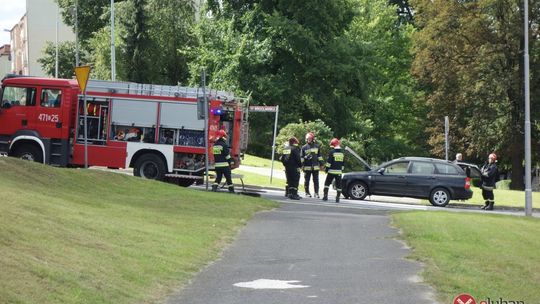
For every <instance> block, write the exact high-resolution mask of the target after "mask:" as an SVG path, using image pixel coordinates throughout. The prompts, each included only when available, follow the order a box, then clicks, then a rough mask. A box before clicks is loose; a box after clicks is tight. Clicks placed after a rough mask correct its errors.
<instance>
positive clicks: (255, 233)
mask: <svg viewBox="0 0 540 304" xmlns="http://www.w3.org/2000/svg"><path fill="white" fill-rule="evenodd" d="M265 196H267V197H269V198H273V199H275V200H282V201H283V203H282V205H281V207H280V208H278V209H276V210H273V211H269V212H262V213H259V214H257V215H256V216H255V217H254V218H253V219H252V220H251V221H250V222H249V223H248V225H247V226H246V227H245V228H244V229H243V230H242V232H241V233H240V234H239V235H238V237H237V239H236V240H235V241H234V242H233V244H232V245H231V246H230V247H229V248H228V249H226V250H225V252H224V254H223V256H222V258H221V259H219V260H218V261H216V262H215V263H213V264H211V265H209V266H208V267H206V268H205V269H204V270H202V271H201V272H200V273H199V274H198V275H197V276H196V277H195V278H194V279H193V281H192V282H191V283H190V284H189V285H188V286H186V287H185V288H184V289H183V290H181V291H179V292H178V294H176V295H174V296H172V297H171V298H170V299H169V300H168V302H167V303H182V304H196V303H197V304H198V303H200V304H203V303H204V304H211V303H216V304H217V303H219V304H232V303H257V304H270V303H272V304H276V303H280V304H286V303H294V304H304V303H306V304H307V303H309V304H315V303H325V304H340V303H347V304H352V303H399V304H407V303H411V304H412V303H414V304H422V303H436V302H435V301H434V300H433V291H432V289H431V288H430V287H429V286H427V285H425V284H423V283H421V282H419V273H420V271H421V270H422V267H421V265H419V264H418V263H416V262H413V261H411V260H408V259H405V257H406V256H407V255H408V254H409V253H410V250H409V249H408V248H407V247H406V246H405V245H404V244H403V243H401V242H400V241H398V240H396V237H397V236H398V231H397V230H396V229H394V228H391V227H390V223H389V221H390V219H389V216H388V214H387V212H388V211H387V210H384V209H385V208H380V207H377V206H375V207H369V208H366V207H362V206H356V205H353V204H348V203H344V204H340V205H338V206H336V204H335V203H326V204H323V203H321V202H320V201H316V200H302V201H298V202H291V201H287V200H283V199H282V197H281V195H279V193H278V192H276V193H272V192H270V193H267V194H265ZM235 284H236V285H235Z"/></svg>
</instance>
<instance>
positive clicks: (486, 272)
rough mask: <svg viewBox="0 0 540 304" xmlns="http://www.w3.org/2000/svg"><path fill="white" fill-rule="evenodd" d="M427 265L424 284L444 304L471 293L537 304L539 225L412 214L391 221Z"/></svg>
mask: <svg viewBox="0 0 540 304" xmlns="http://www.w3.org/2000/svg"><path fill="white" fill-rule="evenodd" d="M393 219H394V223H395V224H396V225H397V226H398V227H399V228H401V229H402V230H403V232H404V237H405V239H406V241H407V243H408V244H409V245H411V246H412V248H413V252H414V253H413V258H416V259H418V260H421V261H423V262H425V263H426V265H427V269H426V270H425V272H424V274H423V275H424V278H425V279H426V281H427V282H429V283H430V284H431V285H432V286H434V287H436V288H437V292H438V295H439V298H440V300H441V303H452V300H453V298H454V297H455V296H457V295H459V294H461V293H469V294H471V295H472V296H474V297H475V298H476V300H477V303H479V302H480V301H481V300H486V299H487V298H488V297H490V298H491V299H492V300H494V299H497V300H498V299H499V298H500V297H502V298H503V299H506V300H514V301H515V300H522V301H525V303H537V302H538V300H539V299H540V255H539V254H538V253H539V252H540V220H539V219H537V218H532V219H531V218H523V217H515V216H497V215H488V214H467V213H460V214H455V213H446V212H411V213H397V214H394V215H393Z"/></svg>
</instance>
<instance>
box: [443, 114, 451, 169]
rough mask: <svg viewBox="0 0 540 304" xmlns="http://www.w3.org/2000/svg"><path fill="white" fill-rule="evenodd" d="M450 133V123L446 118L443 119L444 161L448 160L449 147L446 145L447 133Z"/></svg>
mask: <svg viewBox="0 0 540 304" xmlns="http://www.w3.org/2000/svg"><path fill="white" fill-rule="evenodd" d="M449 131H450V122H449V120H448V116H445V117H444V155H445V156H444V158H445V160H448V147H449V146H450V145H449V143H448V132H449Z"/></svg>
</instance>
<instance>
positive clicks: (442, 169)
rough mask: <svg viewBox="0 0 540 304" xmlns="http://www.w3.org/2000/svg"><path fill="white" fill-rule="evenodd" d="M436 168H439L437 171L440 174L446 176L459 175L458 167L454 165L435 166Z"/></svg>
mask: <svg viewBox="0 0 540 304" xmlns="http://www.w3.org/2000/svg"><path fill="white" fill-rule="evenodd" d="M435 167H436V168H437V171H438V172H439V174H445V175H458V174H459V171H458V170H457V169H456V167H454V166H452V165H447V164H435Z"/></svg>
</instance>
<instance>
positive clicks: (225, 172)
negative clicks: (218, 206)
mask: <svg viewBox="0 0 540 304" xmlns="http://www.w3.org/2000/svg"><path fill="white" fill-rule="evenodd" d="M226 138H227V132H225V130H219V131H217V140H216V142H215V143H214V147H213V149H212V152H213V154H214V167H215V168H216V180H215V181H214V183H213V184H212V191H214V192H216V191H217V189H218V186H219V183H221V178H222V177H223V176H225V180H226V181H227V188H228V189H229V192H231V193H234V185H233V182H232V177H231V165H232V162H233V160H232V158H231V155H230V154H229V145H228V144H227V141H226Z"/></svg>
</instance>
